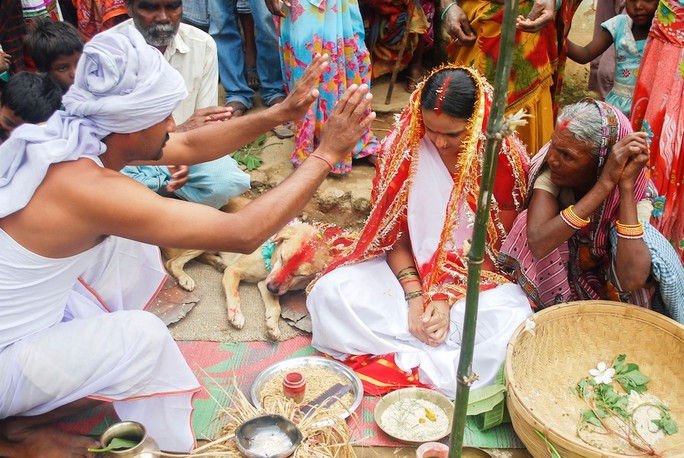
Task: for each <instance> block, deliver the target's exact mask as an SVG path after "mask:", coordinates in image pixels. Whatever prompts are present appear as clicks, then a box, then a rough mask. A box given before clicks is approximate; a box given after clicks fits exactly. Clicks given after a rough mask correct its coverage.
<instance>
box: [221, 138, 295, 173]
mask: <svg viewBox="0 0 684 458" xmlns="http://www.w3.org/2000/svg"><path fill="white" fill-rule="evenodd" d="M266 140H268V137H267V136H266V134H263V135H261V136H260V137H259V138H257V139H256V140H254V141H253V142H252V143H250V144H249V145H246V146H243V147H242V148H240V149H239V150H237V151H235V152H234V153H232V154H231V155H230V156H231V157H232V158H233V159H235V160H236V161H237V163H238V164H241V165H243V166H244V167H245V168H247V170H250V171H251V170H255V169H258V168H259V166H261V164H262V162H263V159H262V158H261V156H258V154H259V153H261V152H262V151H263V150H265V149H266V148H268V147H269V146H273V145H281V144H282V143H271V144H269V145H267V144H266Z"/></svg>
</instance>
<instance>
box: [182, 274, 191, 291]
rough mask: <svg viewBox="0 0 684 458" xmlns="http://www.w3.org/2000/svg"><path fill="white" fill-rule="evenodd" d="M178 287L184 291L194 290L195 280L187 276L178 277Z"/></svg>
mask: <svg viewBox="0 0 684 458" xmlns="http://www.w3.org/2000/svg"><path fill="white" fill-rule="evenodd" d="M178 285H179V286H180V287H181V288H183V289H184V290H186V291H192V290H193V289H195V280H193V279H192V278H190V276H188V275H181V276H179V277H178Z"/></svg>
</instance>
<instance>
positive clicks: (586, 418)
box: [575, 355, 677, 456]
mask: <svg viewBox="0 0 684 458" xmlns="http://www.w3.org/2000/svg"><path fill="white" fill-rule="evenodd" d="M612 367H613V369H615V375H614V376H613V377H612V379H613V380H614V381H615V382H617V383H618V384H619V385H620V387H621V388H622V390H624V391H622V390H619V389H618V388H617V385H616V384H612V383H610V384H609V383H597V382H596V380H595V379H594V378H593V377H584V378H582V379H580V381H579V382H578V383H577V386H576V387H575V392H576V393H577V395H578V396H579V397H580V398H582V399H583V400H584V401H585V402H586V403H587V405H588V407H589V408H588V409H585V410H582V411H581V418H580V422H579V425H578V436H579V437H580V438H581V439H583V440H585V439H584V438H583V437H582V435H581V434H579V433H580V431H582V430H584V429H585V428H587V427H588V428H594V429H595V430H596V431H597V432H599V434H608V435H615V436H617V437H620V438H621V439H623V440H625V441H626V442H627V443H628V444H629V445H630V446H631V447H633V448H634V449H635V450H637V451H641V452H645V453H646V454H648V455H656V456H660V455H659V454H658V453H657V452H655V450H654V449H653V447H652V445H651V444H648V443H646V442H645V441H644V440H643V438H638V437H639V435H638V434H637V431H636V429H635V418H636V417H635V414H636V412H637V411H638V410H639V409H640V408H644V407H655V408H657V409H659V411H660V418H659V419H657V420H652V422H653V424H654V425H655V426H657V427H658V428H659V429H661V430H662V431H663V432H664V433H665V434H674V433H676V432H677V423H676V422H675V421H674V420H673V419H672V416H671V414H670V410H669V409H668V408H667V406H666V405H665V404H663V403H662V402H657V401H654V402H645V400H644V398H641V393H643V392H645V391H646V390H648V386H647V384H648V382H649V381H650V379H649V378H648V377H647V376H645V375H644V374H642V373H641V371H640V370H639V366H638V365H636V364H634V363H629V362H627V357H626V356H625V355H619V356H618V357H617V358H615V361H613V366H612ZM599 380H600V379H599ZM633 392H634V393H633ZM632 393H633V394H632ZM632 396H634V399H633V400H632ZM631 400H632V402H633V404H632V406H630V401H631ZM632 409H633V410H632ZM635 438H636V439H635ZM585 441H586V440H585ZM587 443H589V444H590V445H593V446H595V447H598V446H599V444H596V443H594V442H587ZM599 448H600V447H599Z"/></svg>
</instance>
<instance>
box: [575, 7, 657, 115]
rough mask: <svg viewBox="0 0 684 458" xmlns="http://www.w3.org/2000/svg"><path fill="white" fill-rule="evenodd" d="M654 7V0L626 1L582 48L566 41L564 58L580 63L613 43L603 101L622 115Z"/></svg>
mask: <svg viewBox="0 0 684 458" xmlns="http://www.w3.org/2000/svg"><path fill="white" fill-rule="evenodd" d="M657 8H658V0H626V1H625V13H626V14H620V15H618V16H615V17H612V18H611V19H609V20H607V21H606V22H604V23H602V24H601V30H600V31H599V32H598V33H596V34H594V37H593V38H592V40H591V42H590V43H589V44H587V45H586V46H584V47H582V46H579V45H577V44H575V43H573V42H571V41H570V40H568V57H569V58H570V59H572V60H574V61H575V62H577V63H580V64H586V63H588V62H590V61H592V60H593V59H594V58H596V57H598V56H600V55H601V54H603V53H604V52H605V51H606V50H607V49H608V48H609V47H610V45H612V44H613V43H615V53H616V68H615V84H614V85H613V88H612V89H611V90H610V92H609V93H608V94H607V95H606V102H608V103H610V104H611V105H613V106H615V107H617V108H618V109H620V110H621V111H622V112H623V113H624V114H625V115H626V116H629V112H630V109H631V108H632V95H633V94H634V86H635V85H636V80H637V76H638V73H639V65H640V64H641V56H642V55H643V53H644V47H645V46H646V38H648V32H649V30H650V29H651V22H652V21H653V16H654V14H655V12H656V9H657Z"/></svg>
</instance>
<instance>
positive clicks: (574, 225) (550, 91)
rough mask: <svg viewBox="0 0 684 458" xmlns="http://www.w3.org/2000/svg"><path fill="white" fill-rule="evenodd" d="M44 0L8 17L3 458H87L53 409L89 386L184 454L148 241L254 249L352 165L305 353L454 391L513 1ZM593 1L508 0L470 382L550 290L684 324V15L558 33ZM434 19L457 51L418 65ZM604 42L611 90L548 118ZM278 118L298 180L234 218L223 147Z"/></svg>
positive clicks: (233, 166)
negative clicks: (510, 42) (569, 73)
mask: <svg viewBox="0 0 684 458" xmlns="http://www.w3.org/2000/svg"><path fill="white" fill-rule="evenodd" d="M33 3H36V2H32V1H30V0H27V1H25V2H24V1H22V2H19V1H14V0H12V1H10V2H9V4H11V5H8V7H7V8H5V4H4V3H3V8H2V11H1V12H0V44H1V45H2V46H3V50H4V51H3V52H2V53H0V71H5V70H6V71H7V72H8V73H9V74H10V75H11V76H10V77H9V79H8V81H7V82H6V83H4V84H3V83H0V84H2V86H0V88H1V96H0V104H1V106H0V129H1V132H0V142H1V143H2V144H0V248H2V251H3V257H2V259H0V295H1V296H2V297H3V298H4V299H3V301H0V367H2V368H3V371H1V372H0V386H1V387H2V390H1V391H0V392H1V393H2V397H0V455H2V456H7V457H61V456H64V457H74V456H91V455H90V454H89V452H87V448H88V447H90V446H93V445H96V441H95V440H93V439H92V438H87V437H78V436H73V435H70V434H67V433H64V432H61V431H60V430H57V429H55V428H53V426H52V424H53V423H54V422H55V421H56V420H57V419H60V418H63V417H65V416H68V415H71V414H73V413H75V412H78V411H82V410H84V409H88V408H91V407H93V406H95V405H97V404H98V403H101V402H107V403H111V404H112V405H113V406H114V409H115V411H116V413H117V415H118V416H119V417H120V418H121V419H125V420H135V421H139V422H141V423H143V424H144V425H145V426H146V428H147V430H148V432H149V433H150V434H151V435H152V436H153V437H154V438H155V439H156V440H157V442H159V444H160V445H161V447H162V448H163V449H164V450H168V451H179V452H187V451H189V450H190V449H192V447H193V446H194V445H195V441H194V435H193V433H192V430H191V421H190V417H191V414H192V396H193V394H194V393H195V392H196V391H197V390H198V389H199V385H198V383H197V380H196V379H195V377H194V376H193V374H192V371H191V370H190V369H189V367H188V364H187V362H185V361H184V359H183V357H182V355H181V354H180V352H179V350H178V347H177V346H176V345H175V343H174V342H173V339H172V338H171V336H170V334H169V333H168V331H167V329H166V328H165V326H164V325H163V324H162V323H161V321H160V320H159V319H158V318H156V317H155V316H154V315H152V314H150V313H148V312H145V311H144V309H145V308H146V306H147V304H148V303H149V302H150V300H151V299H153V298H154V297H155V295H156V294H157V292H158V290H159V287H160V283H161V281H162V280H163V278H164V276H165V271H164V267H163V265H162V263H161V259H160V255H159V249H158V248H157V247H158V246H173V247H178V248H193V249H207V250H217V251H233V252H243V253H250V252H252V251H253V250H254V249H256V248H257V247H258V246H259V245H260V244H261V243H263V242H264V241H265V240H266V239H267V238H268V237H270V236H271V235H272V234H273V233H275V232H276V231H277V230H278V229H279V228H280V227H282V226H283V225H285V224H286V223H287V222H288V221H289V220H291V219H292V218H293V217H294V216H296V215H297V214H298V213H299V212H300V211H301V209H302V208H303V207H304V205H306V203H307V202H308V200H309V199H310V198H311V196H312V195H313V193H314V192H315V191H316V189H317V187H318V186H319V185H320V184H321V183H322V182H323V180H324V179H325V178H326V177H327V176H328V175H329V174H338V175H344V174H346V173H349V172H350V171H351V167H352V161H353V160H354V159H359V158H364V157H368V158H370V159H372V161H373V162H374V163H375V167H376V175H375V178H374V180H373V184H372V204H371V211H370V215H369V216H368V219H367V220H366V222H365V226H364V228H363V229H362V230H361V231H360V232H359V233H357V234H346V235H344V238H346V239H347V240H345V241H344V242H345V243H342V244H340V245H339V246H341V247H343V248H341V249H340V250H339V252H338V253H337V255H336V256H335V257H334V259H333V260H332V261H331V263H330V264H329V265H328V266H327V267H326V268H325V270H324V271H323V272H322V273H321V274H320V275H319V276H318V277H317V278H316V280H315V281H314V282H312V284H311V285H310V287H309V290H308V295H307V308H308V309H309V312H310V314H311V317H312V324H313V332H312V343H313V345H314V346H315V347H316V348H317V349H318V350H320V351H322V352H324V353H327V354H329V355H332V356H333V357H335V358H337V359H339V360H342V361H344V362H346V363H347V364H349V365H350V366H352V367H357V368H359V370H361V369H360V366H363V367H364V369H363V370H366V371H368V370H372V371H373V377H374V378H375V380H377V381H378V382H379V383H378V387H380V386H381V385H382V386H384V387H387V386H388V385H391V387H400V386H407V385H415V384H418V385H421V386H428V387H431V388H433V389H436V390H439V391H441V392H442V393H444V394H446V395H448V396H451V397H453V396H454V394H455V387H456V384H455V377H456V375H455V368H456V367H457V361H458V357H459V353H460V339H461V334H462V330H463V310H464V306H465V289H466V283H467V259H466V258H467V255H468V252H469V249H470V240H471V238H472V228H473V221H474V214H475V210H476V204H477V201H478V194H479V191H480V178H481V175H482V171H481V167H482V162H483V155H484V151H485V143H486V138H485V135H484V131H485V129H486V126H487V123H488V120H489V117H490V114H491V111H492V103H493V90H492V87H491V85H490V82H491V81H492V79H493V76H494V73H495V63H496V61H497V60H498V58H499V47H498V45H499V40H500V36H501V26H502V19H503V1H502V0H492V1H486V0H460V1H459V2H456V1H449V0H440V1H439V2H436V3H431V2H428V1H425V2H417V3H416V4H415V5H411V2H410V1H409V2H398V3H397V4H395V3H392V4H389V3H383V2H381V1H376V0H373V1H368V2H365V3H364V2H362V3H361V4H360V5H359V4H358V3H356V2H355V1H353V0H349V1H348V0H325V1H323V0H320V1H309V2H300V1H299V0H288V1H284V2H276V1H270V0H267V1H264V2H262V1H260V0H254V1H248V2H243V4H242V6H239V5H238V3H240V2H223V1H220V0H185V1H181V0H125V1H123V10H125V12H126V16H122V14H115V15H113V16H112V15H109V16H107V13H106V11H108V10H112V11H119V12H120V11H121V3H119V2H117V1H116V0H110V1H108V2H104V3H105V4H106V5H105V6H106V8H105V9H102V8H100V9H99V10H98V11H99V12H100V13H104V15H105V16H107V18H108V19H109V22H108V21H107V20H105V18H104V17H103V18H101V19H94V18H93V16H89V18H90V19H92V20H96V21H97V22H98V25H97V26H93V27H86V29H85V31H84V29H83V28H82V27H80V26H81V22H82V21H81V16H83V15H84V14H85V15H87V9H88V8H89V6H88V5H91V6H90V7H92V5H99V6H100V7H102V6H103V5H101V3H103V2H102V1H101V0H93V1H92V2H83V1H78V2H74V4H73V5H71V6H73V7H75V10H76V11H77V12H78V13H79V14H80V15H81V16H79V15H78V14H77V15H75V17H76V18H77V21H76V25H74V24H72V23H70V22H68V21H67V20H63V19H65V17H66V15H63V14H61V10H62V9H61V8H60V4H62V3H66V2H61V1H60V2H57V1H56V0H54V1H52V2H41V7H40V8H37V7H35V5H33ZM578 4H579V1H577V0H559V1H556V0H521V1H520V16H519V17H518V18H517V24H516V28H517V31H516V34H515V43H514V46H513V48H512V50H511V52H512V53H513V65H512V72H511V76H510V79H509V83H508V90H507V96H506V106H505V111H506V114H507V115H510V114H513V113H515V112H517V111H518V110H520V109H522V110H524V111H525V112H526V113H527V114H528V123H527V125H526V126H524V127H523V128H521V129H519V132H518V133H516V134H513V135H511V136H510V137H509V138H506V139H504V140H503V141H502V143H501V145H500V150H499V152H498V156H497V172H496V179H495V186H494V189H493V193H492V196H491V197H492V204H491V208H490V214H489V217H490V218H489V221H488V223H487V239H486V244H485V258H484V260H483V266H482V279H481V282H480V300H479V302H480V311H479V315H478V331H477V335H476V341H475V355H474V360H473V370H474V371H475V372H476V373H477V374H478V375H479V380H478V381H477V382H476V387H477V386H484V385H487V384H488V383H491V382H492V381H493V380H494V378H495V377H496V374H497V372H498V370H499V368H500V366H501V364H502V362H503V358H504V355H505V349H506V343H507V341H508V339H509V338H510V336H511V335H512V333H513V331H514V330H515V328H516V327H517V326H519V325H520V324H521V323H522V322H524V321H525V319H526V318H527V317H529V316H530V315H531V314H533V313H534V312H535V311H537V310H540V309H543V308H545V307H549V306H552V305H554V304H558V303H564V302H568V301H573V300H585V299H586V300H592V299H610V300H616V301H622V302H625V303H630V304H634V305H639V306H642V307H647V308H651V309H653V310H655V311H657V312H660V313H663V314H665V315H667V316H669V317H670V318H673V319H675V320H677V321H679V322H680V323H684V267H683V266H682V262H683V260H684V218H683V216H684V215H683V214H684V203H682V196H681V194H680V193H681V184H682V169H683V168H684V163H682V156H683V154H684V104H683V103H682V96H683V94H684V85H683V84H684V83H682V78H683V76H682V70H681V68H682V61H683V60H684V4H682V2H681V1H679V0H624V2H621V1H617V0H616V1H615V2H612V3H611V6H610V8H608V10H609V14H607V15H606V21H604V22H601V23H600V24H599V25H598V26H597V28H596V30H595V34H594V37H593V39H592V40H591V42H590V43H588V44H587V45H585V46H580V45H577V44H575V43H573V42H572V41H570V40H568V39H567V38H566V37H567V27H568V18H571V16H572V14H573V12H574V11H575V10H576V8H577V5H578ZM604 6H605V5H604ZM62 7H65V5H63V4H62ZM240 8H242V10H240ZM247 8H248V9H249V10H250V11H251V15H252V18H253V21H254V30H256V32H254V31H252V32H249V33H255V35H254V37H253V38H255V40H254V41H253V43H252V45H251V46H252V47H253V53H254V52H255V53H256V55H252V56H251V57H253V58H254V59H250V60H248V63H247V64H246V63H245V56H244V55H243V39H244V38H245V37H244V35H243V33H246V31H247V30H249V27H248V26H247V25H245V24H248V22H245V21H241V20H240V17H241V16H243V15H245V14H246V13H245V9H247ZM622 8H624V13H623V14H618V12H619V11H622ZM188 10H189V11H188ZM238 11H241V13H240V14H238ZM368 11H371V12H372V19H368V17H367V18H366V19H368V20H366V22H365V24H364V12H368ZM602 11H603V12H604V13H605V12H606V10H605V9H603V10H602ZM408 13H411V14H412V16H411V17H410V18H409V17H407V15H408ZM365 14H369V13H365ZM402 15H403V16H402ZM188 18H190V19H191V20H188ZM554 19H555V20H554ZM435 22H437V24H439V23H441V25H442V27H443V30H444V31H445V33H446V34H447V35H448V37H449V43H448V45H447V47H446V56H447V62H444V63H442V65H440V66H438V67H436V68H435V69H432V70H429V69H427V68H425V64H424V61H423V55H424V52H425V51H426V50H428V49H430V48H431V47H434V46H439V44H438V43H437V42H436V40H437V38H436V37H437V35H436V34H435V33H434V30H435V29H434V25H435ZM190 23H192V24H195V25H197V26H199V27H196V26H195V25H191V24H190ZM240 24H242V26H241V25H240ZM378 24H381V25H382V27H380V29H377V27H378ZM241 27H242V29H243V31H242V33H241V32H240V29H241ZM373 27H376V30H375V32H374V33H373V35H372V37H371V38H372V39H370V40H366V32H367V31H372V30H373ZM202 28H204V29H205V30H202ZM104 29H107V30H104ZM88 31H91V32H92V33H90V32H88ZM403 34H410V35H409V36H407V38H408V39H407V40H405V41H404V40H401V41H402V43H404V44H406V46H407V48H406V49H405V50H401V52H400V51H399V50H398V48H397V43H398V40H397V38H398V37H401V36H402V35H403ZM245 41H249V40H245ZM612 45H614V49H615V65H614V66H613V67H610V62H609V63H608V68H609V70H607V71H605V70H604V72H603V75H604V76H605V75H607V76H608V79H609V80H610V81H609V84H608V86H606V85H603V84H601V85H600V86H601V88H602V89H603V90H604V94H605V96H598V95H597V97H596V98H595V99H584V100H581V101H578V102H577V103H573V104H570V105H567V106H565V107H563V108H562V109H561V110H560V111H558V110H557V109H558V107H557V98H556V95H557V93H558V85H559V84H560V82H561V81H562V74H559V72H562V68H563V65H564V62H563V61H564V59H565V58H566V57H567V58H570V59H572V60H576V61H578V62H581V63H585V62H590V61H592V60H593V61H596V60H597V59H600V58H601V56H602V55H603V53H604V52H606V51H607V50H608V49H609V48H610V47H611V46H612ZM398 54H402V56H404V57H403V58H402V59H401V60H399V59H398ZM274 62H280V65H275V64H274ZM602 62H603V61H602ZM376 63H377V67H375V65H376ZM394 66H399V68H403V69H405V71H406V81H407V84H406V88H407V90H409V91H410V92H411V95H410V98H409V102H408V105H407V106H406V107H405V108H404V109H403V111H402V112H401V114H400V115H399V116H398V118H397V122H396V125H395V126H394V127H393V128H392V130H391V131H390V132H389V134H388V135H387V136H386V137H385V138H384V140H383V141H382V142H380V141H379V140H378V138H376V137H375V135H374V134H373V131H372V129H371V125H372V123H373V120H374V119H375V114H374V113H373V111H372V110H371V106H370V104H371V99H372V97H371V95H370V89H369V85H370V84H371V79H372V78H374V77H377V76H380V75H382V74H383V73H388V72H389V71H390V70H389V69H391V68H393V67H394ZM26 70H29V71H26ZM424 72H427V75H425V76H423V73H424ZM611 77H612V78H611ZM219 84H222V85H223V88H224V93H225V100H224V101H223V102H219ZM593 84H596V80H595V81H594V83H593ZM257 91H258V94H259V96H260V98H261V100H262V102H263V104H264V105H265V106H266V107H267V108H266V109H265V110H262V111H252V110H251V108H252V106H253V104H254V98H255V97H256V94H257ZM556 113H557V114H556ZM289 129H292V131H293V134H294V136H295V140H294V145H295V146H294V150H293V152H292V162H293V165H294V166H295V171H294V172H293V173H292V174H291V176H289V177H288V178H287V179H286V180H284V181H283V182H282V183H281V184H280V185H278V186H277V187H276V188H274V189H273V190H271V191H269V192H267V193H265V194H263V195H262V196H261V197H259V198H258V199H255V200H254V201H253V202H252V203H250V204H249V205H247V206H246V207H244V208H243V209H241V210H240V211H238V212H237V213H233V214H229V213H224V212H221V211H219V210H218V209H219V208H220V207H222V206H223V205H224V204H225V203H226V202H227V201H228V200H229V199H230V198H232V197H234V196H237V195H239V194H241V193H243V192H244V191H246V190H247V189H249V186H250V178H249V175H248V174H247V173H245V172H244V171H242V170H241V169H240V168H239V167H238V165H237V163H236V162H235V161H234V160H233V159H232V158H231V157H230V155H229V154H230V153H231V152H233V151H235V150H237V149H239V148H240V147H242V146H244V145H246V144H248V143H249V142H251V141H253V140H255V139H257V138H258V137H259V136H260V135H263V134H264V133H267V132H269V131H273V132H274V133H275V134H276V135H279V136H287V135H288V133H287V132H288V130H289ZM74 177H78V179H74ZM160 228H162V229H160ZM359 285H363V287H359ZM84 347H87V348H90V349H91V351H90V352H88V354H86V355H81V356H79V357H74V355H75V353H74V349H78V348H84ZM366 379H369V377H367V378H366ZM390 381H391V383H390ZM379 389H380V388H379ZM171 412H172V413H171Z"/></svg>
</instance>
